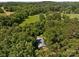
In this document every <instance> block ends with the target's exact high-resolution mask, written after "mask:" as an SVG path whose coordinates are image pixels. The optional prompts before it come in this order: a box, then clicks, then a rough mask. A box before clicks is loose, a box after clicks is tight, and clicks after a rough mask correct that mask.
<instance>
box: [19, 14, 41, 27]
mask: <svg viewBox="0 0 79 59" xmlns="http://www.w3.org/2000/svg"><path fill="white" fill-rule="evenodd" d="M37 21H39V15H34V16H29V17H28V19H25V21H23V23H21V24H20V25H19V26H21V27H24V26H26V24H31V23H35V22H37Z"/></svg>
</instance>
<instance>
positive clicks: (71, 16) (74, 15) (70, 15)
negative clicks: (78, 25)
mask: <svg viewBox="0 0 79 59" xmlns="http://www.w3.org/2000/svg"><path fill="white" fill-rule="evenodd" d="M66 15H67V16H69V17H70V18H79V14H66Z"/></svg>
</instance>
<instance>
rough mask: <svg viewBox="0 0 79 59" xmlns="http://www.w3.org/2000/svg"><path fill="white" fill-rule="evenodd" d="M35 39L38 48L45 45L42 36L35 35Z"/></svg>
mask: <svg viewBox="0 0 79 59" xmlns="http://www.w3.org/2000/svg"><path fill="white" fill-rule="evenodd" d="M36 41H37V43H38V48H43V47H45V46H46V45H45V43H44V39H43V38H41V37H37V39H36Z"/></svg>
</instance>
